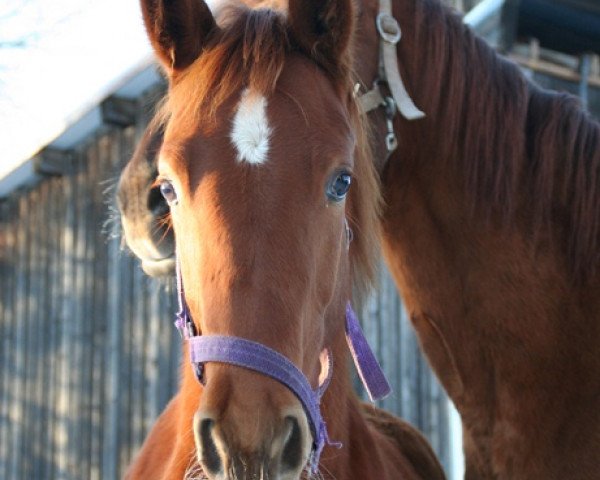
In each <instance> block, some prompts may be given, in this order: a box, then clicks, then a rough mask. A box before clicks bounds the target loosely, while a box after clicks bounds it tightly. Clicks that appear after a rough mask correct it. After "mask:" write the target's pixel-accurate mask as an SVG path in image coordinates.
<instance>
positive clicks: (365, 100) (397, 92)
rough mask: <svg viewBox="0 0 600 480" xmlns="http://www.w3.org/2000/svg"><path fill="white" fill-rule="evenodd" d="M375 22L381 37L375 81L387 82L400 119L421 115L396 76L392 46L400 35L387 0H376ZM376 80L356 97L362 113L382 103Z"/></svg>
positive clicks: (395, 58)
mask: <svg viewBox="0 0 600 480" xmlns="http://www.w3.org/2000/svg"><path fill="white" fill-rule="evenodd" d="M376 25H377V32H378V33H379V36H380V37H381V42H380V56H379V82H386V83H387V84H388V87H389V89H390V91H391V93H392V97H393V99H394V102H395V103H396V107H397V108H398V110H399V112H400V113H401V114H402V116H403V117H404V118H406V119H407V120H416V119H418V118H423V117H424V116H425V113H423V112H422V111H421V110H419V109H418V108H417V106H416V105H415V104H414V102H413V100H412V99H411V98H410V95H409V94H408V92H407V91H406V87H405V86H404V82H403V81H402V77H401V76H400V68H399V67H398V57H397V54H396V45H397V44H398V42H399V41H400V38H401V37H402V31H401V30H400V25H399V24H398V21H397V20H396V19H395V18H394V17H393V15H392V2H391V0H379V14H378V15H377V18H376ZM379 82H377V81H376V82H375V84H374V85H373V88H372V89H371V90H369V91H368V92H366V93H365V94H363V95H361V96H360V97H359V98H358V101H359V104H360V106H361V108H362V111H363V112H365V113H367V112H370V111H371V110H375V109H376V108H379V107H385V106H386V100H385V97H384V96H383V94H382V93H381V90H380V89H379Z"/></svg>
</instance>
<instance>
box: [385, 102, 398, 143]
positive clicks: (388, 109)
mask: <svg viewBox="0 0 600 480" xmlns="http://www.w3.org/2000/svg"><path fill="white" fill-rule="evenodd" d="M395 116H396V102H395V101H394V99H393V98H392V97H385V122H386V125H387V130H388V133H387V135H386V136H385V145H386V147H387V150H388V152H393V151H394V150H396V148H398V138H397V137H396V133H395V132H394V117H395Z"/></svg>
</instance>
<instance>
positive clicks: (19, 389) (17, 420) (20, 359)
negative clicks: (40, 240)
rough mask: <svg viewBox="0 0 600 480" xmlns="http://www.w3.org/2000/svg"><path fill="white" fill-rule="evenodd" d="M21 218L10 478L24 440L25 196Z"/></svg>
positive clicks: (18, 465) (16, 474) (18, 467)
mask: <svg viewBox="0 0 600 480" xmlns="http://www.w3.org/2000/svg"><path fill="white" fill-rule="evenodd" d="M18 212H19V214H18V222H17V224H16V225H15V228H16V232H17V237H16V246H17V251H16V252H15V263H16V266H17V272H16V273H17V275H16V278H15V296H14V299H15V306H16V308H15V319H16V320H17V324H16V331H15V348H16V355H15V359H14V370H13V372H14V381H13V385H12V391H13V392H14V396H13V402H12V406H11V411H10V422H11V426H12V429H11V439H10V446H9V450H10V467H9V469H8V471H9V474H8V478H19V477H20V476H21V455H22V451H21V442H22V436H23V431H22V427H23V424H22V421H23V414H24V404H25V398H24V385H23V381H24V378H25V352H26V332H25V324H26V313H27V310H26V305H25V300H24V299H25V296H26V292H27V290H26V278H25V272H26V270H25V265H24V264H25V261H26V251H25V243H26V232H25V226H24V223H23V222H22V221H21V219H22V218H24V217H25V214H26V212H27V203H26V199H25V197H24V196H21V197H20V198H19V200H18Z"/></svg>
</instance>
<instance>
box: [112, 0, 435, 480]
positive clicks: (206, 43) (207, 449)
mask: <svg viewBox="0 0 600 480" xmlns="http://www.w3.org/2000/svg"><path fill="white" fill-rule="evenodd" d="M346 3H347V2H338V3H335V2H333V3H332V4H331V5H330V6H329V7H327V8H331V9H332V10H331V11H329V12H325V11H324V10H322V6H321V5H320V4H319V2H314V3H310V2H303V1H300V0H298V1H295V2H292V3H290V13H289V15H288V16H287V17H286V16H285V15H283V14H281V13H277V12H275V11H274V10H269V9H256V10H252V9H248V8H246V7H228V8H226V9H223V10H221V12H220V13H219V14H218V15H217V16H216V19H215V17H213V13H212V12H211V11H210V10H209V8H208V7H207V6H206V5H205V4H204V3H203V2H201V1H181V2H170V3H167V2H165V3H163V2H153V1H143V2H142V10H143V14H144V19H145V22H146V28H147V31H148V35H149V37H150V41H151V43H152V45H153V47H154V49H155V52H156V54H157V57H158V59H159V61H160V62H161V63H162V64H163V66H164V68H165V71H166V72H167V75H168V78H169V82H170V84H169V92H168V97H167V99H166V100H165V103H164V105H163V107H162V110H161V112H160V114H159V116H158V117H157V120H156V128H158V129H160V130H161V132H162V139H161V140H162V142H161V145H160V151H159V153H158V157H159V161H158V165H157V167H158V177H157V184H159V185H160V190H161V192H162V195H163V196H164V198H165V200H166V201H167V202H168V204H169V206H170V222H172V227H173V231H174V232H175V238H176V249H177V257H178V261H179V264H180V266H181V271H180V273H178V278H179V279H180V280H183V286H184V287H185V299H183V297H180V300H181V304H182V305H183V306H184V307H183V309H182V320H183V321H184V322H185V321H191V320H190V319H193V321H194V326H193V327H191V330H193V331H195V332H201V336H195V337H194V338H193V339H191V340H190V342H193V340H198V339H200V340H207V339H208V340H215V339H216V341H217V342H220V343H219V348H223V343H224V342H225V341H226V340H227V339H229V340H231V339H235V341H236V342H244V344H243V346H244V347H248V345H250V347H251V348H253V349H255V348H260V349H261V352H263V353H264V352H265V350H268V352H267V353H268V354H269V355H271V357H269V358H268V359H267V360H269V359H272V358H273V357H272V356H273V355H278V356H279V357H278V358H276V359H275V360H274V361H275V362H277V361H278V360H282V361H284V358H283V357H285V358H287V359H288V360H287V361H290V362H291V364H293V365H292V366H291V367H290V368H293V369H296V368H297V369H299V370H300V371H301V372H302V373H301V374H303V375H304V376H305V377H306V379H308V382H309V383H310V385H311V387H309V388H313V389H315V388H316V386H317V385H319V387H321V385H322V384H323V383H325V384H327V382H325V381H324V378H329V376H328V375H327V373H326V372H328V371H329V370H330V368H331V366H330V365H329V364H328V362H327V361H323V355H324V352H330V353H329V356H330V358H332V359H333V361H334V369H333V375H332V377H331V382H330V384H329V387H328V389H327V390H326V391H325V392H324V394H323V397H322V399H321V405H320V408H321V411H322V416H323V418H324V419H325V422H326V425H327V427H326V429H325V430H324V431H321V430H320V428H319V424H317V422H315V421H314V418H313V417H311V416H310V415H309V409H308V408H307V405H306V404H305V403H301V402H300V401H299V399H301V396H300V395H298V397H297V396H295V395H294V394H295V393H297V391H296V390H293V389H291V387H290V390H288V388H286V385H289V383H285V385H282V384H280V383H278V382H277V381H275V380H274V379H273V378H271V377H270V376H268V375H263V374H261V373H257V372H256V371H254V370H251V369H249V368H242V367H240V366H237V365H240V364H239V363H236V362H235V361H234V362H230V363H223V362H222V361H221V360H217V361H214V359H211V360H213V361H208V362H206V363H205V364H203V367H202V368H203V371H202V374H201V375H200V374H198V376H199V377H201V379H202V380H203V382H202V385H201V384H200V383H199V382H198V380H197V378H196V376H197V375H196V374H195V373H197V371H196V372H194V370H192V367H191V366H190V365H189V364H187V362H184V363H185V364H184V366H183V377H182V381H181V386H180V390H179V393H178V394H177V395H176V397H175V399H174V400H173V401H172V402H171V403H170V404H169V406H168V407H167V409H166V410H165V412H164V413H163V414H162V415H161V416H160V418H159V420H158V422H157V424H156V426H155V427H154V429H153V430H152V432H151V433H150V436H149V437H148V439H147V440H146V442H145V444H144V446H143V448H142V451H141V452H140V454H139V456H138V457H137V459H136V460H135V462H134V464H133V465H132V466H131V468H130V470H129V473H128V478H135V479H137V478H140V479H148V478H152V479H167V478H169V479H170V478H173V479H181V478H184V477H185V478H196V477H198V476H200V477H202V478H205V477H206V478H211V479H231V480H234V479H240V480H241V479H247V480H251V479H259V478H260V479H272V480H277V479H280V480H285V479H290V480H291V479H298V478H301V477H302V478H307V476H312V474H313V473H316V472H315V471H314V470H313V469H314V467H315V466H317V471H318V472H319V478H331V479H349V478H372V479H375V478H377V479H382V480H396V479H400V478H402V479H443V478H444V473H443V470H442V469H441V466H440V464H439V462H438V461H437V459H436V458H435V455H434V454H433V451H432V450H431V448H430V447H429V445H428V444H427V442H426V441H425V439H424V438H423V437H422V436H421V435H420V434H419V433H418V432H416V431H415V430H414V429H412V428H411V427H409V426H408V425H407V424H405V423H404V422H401V421H400V420H398V419H395V418H393V417H391V416H390V415H389V414H386V413H385V412H382V411H379V410H377V409H375V408H373V407H367V406H363V405H362V404H361V402H360V401H359V399H358V397H357V396H356V394H355V393H354V391H353V384H352V380H351V376H350V375H349V372H348V366H347V361H346V358H347V348H348V347H347V346H346V335H345V330H344V319H345V318H346V315H347V302H348V301H349V299H350V298H351V296H352V291H353V286H358V284H359V282H355V281H353V280H354V278H355V277H356V278H357V279H360V280H361V281H362V282H363V283H364V280H365V279H367V280H368V278H369V277H370V276H371V275H372V272H373V265H374V263H375V262H376V259H377V256H376V254H377V250H376V248H375V247H376V246H377V236H376V232H377V231H378V227H377V224H378V208H379V202H380V197H379V193H378V192H379V189H378V184H377V181H376V176H375V171H374V168H373V164H372V161H371V157H370V155H369V154H368V148H367V142H366V141H365V140H364V139H363V138H362V136H363V135H364V132H363V131H362V126H361V121H362V120H361V118H360V114H359V112H358V109H357V105H356V102H355V99H354V97H353V89H352V81H351V80H352V74H351V69H350V65H351V63H350V57H349V53H350V39H351V33H352V31H353V14H352V11H351V10H350V8H349V4H346ZM336 12H337V15H335V18H331V23H330V25H329V26H328V27H327V28H328V32H329V33H326V34H324V32H322V30H321V28H322V26H321V25H320V23H319V22H317V20H316V19H317V18H319V17H321V16H322V15H323V14H325V13H327V15H330V14H335V13H336ZM217 21H218V24H217ZM148 148H151V149H152V148H156V145H154V146H152V145H149V146H148ZM135 170H136V167H135V163H134V164H132V166H130V167H129V168H128V170H126V171H125V172H124V174H123V175H124V178H123V179H122V181H121V185H120V192H119V196H120V198H121V204H122V207H123V210H126V208H127V207H126V206H125V204H126V203H127V202H126V200H125V198H126V197H127V195H128V194H127V192H128V191H129V188H130V187H131V185H132V183H131V182H128V181H127V176H128V175H131V174H132V172H134V171H135ZM134 175H135V173H134ZM351 183H352V189H351V191H349V189H350V185H351ZM350 225H351V226H350ZM126 228H127V227H126ZM351 228H353V229H354V232H355V234H353V233H351ZM128 232H129V235H131V230H128ZM180 291H182V290H181V289H180ZM183 312H185V314H183ZM349 335H350V334H349ZM249 341H250V342H254V343H250V342H249ZM257 344H260V345H258V346H257ZM196 345H197V343H193V345H192V344H191V343H189V344H188V343H186V345H185V355H186V356H188V355H189V353H190V350H191V351H195V347H194V346H196ZM228 345H229V344H228ZM250 347H248V348H250ZM253 351H254V350H253ZM238 353H239V352H238ZM244 353H247V352H242V354H244ZM281 355H283V357H281ZM269 361H270V360H269ZM231 363H233V364H231ZM242 365H243V364H242ZM261 371H263V370H261ZM267 373H269V372H267ZM303 378H304V377H303ZM323 428H325V427H323ZM327 432H328V433H327ZM328 439H331V440H330V441H331V442H335V445H334V446H335V447H337V448H334V446H331V445H332V443H328V444H327V445H325V450H324V452H323V454H322V456H321V461H320V463H318V458H319V454H320V448H319V444H318V442H319V441H325V440H327V442H329V440H328ZM338 442H339V444H338ZM315 444H317V446H316V447H315ZM194 446H195V448H194ZM338 448H339V449H338ZM309 459H310V461H311V462H314V463H315V464H316V465H313V464H311V463H310V462H309ZM307 464H308V465H307Z"/></svg>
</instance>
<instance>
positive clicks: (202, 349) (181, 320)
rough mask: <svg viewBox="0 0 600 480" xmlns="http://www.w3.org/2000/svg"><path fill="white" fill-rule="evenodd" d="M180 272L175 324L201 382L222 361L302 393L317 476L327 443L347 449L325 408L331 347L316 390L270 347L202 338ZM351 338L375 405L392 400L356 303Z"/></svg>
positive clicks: (349, 315)
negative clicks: (334, 435)
mask: <svg viewBox="0 0 600 480" xmlns="http://www.w3.org/2000/svg"><path fill="white" fill-rule="evenodd" d="M176 271H177V300H178V302H179V311H178V312H177V315H176V320H175V326H176V327H177V329H178V330H179V331H180V333H181V335H182V336H183V338H185V339H187V341H188V342H189V347H190V360H191V362H192V365H193V367H194V370H195V373H196V377H197V378H198V380H199V381H200V383H202V384H203V385H204V383H205V378H204V364H205V363H206V362H220V363H228V364H231V365H236V366H239V367H244V368H248V369H250V370H254V371H256V372H259V373H262V374H263V375H266V376H268V377H271V378H273V379H275V380H277V381H278V382H280V383H281V384H283V385H285V386H286V387H287V388H288V389H290V390H291V391H292V392H293V393H294V394H295V395H296V397H297V398H298V400H299V401H300V403H301V404H302V407H303V408H304V411H305V413H306V416H307V418H308V423H309V426H310V430H311V434H312V436H313V445H312V453H311V457H310V461H309V466H310V470H311V473H315V472H316V470H317V468H318V465H319V459H320V456H321V452H322V451H323V448H324V447H325V444H328V445H332V446H335V447H337V448H341V446H342V444H341V443H339V442H332V441H331V440H330V439H329V436H328V434H327V427H326V425H325V422H324V421H323V417H322V416H321V409H320V403H321V397H322V396H323V394H324V393H325V390H326V389H327V387H328V386H329V381H330V380H331V375H332V371H333V361H332V358H331V353H330V351H329V350H328V349H327V348H326V349H324V350H323V353H322V354H321V358H320V360H321V376H320V377H321V378H322V380H321V382H320V384H319V386H318V387H317V388H316V389H314V390H313V388H312V387H311V385H310V382H309V381H308V379H307V378H306V376H305V375H304V374H303V373H302V371H301V370H300V369H299V368H298V367H296V365H294V364H293V363H292V362H291V361H290V360H289V359H288V358H287V357H285V356H284V355H282V354H281V353H279V352H277V351H275V350H273V349H272V348H269V347H267V346H266V345H263V344H261V343H257V342H253V341H251V340H247V339H245V338H240V337H234V336H223V335H198V334H197V332H196V327H195V326H194V323H193V321H192V318H191V315H190V312H189V310H188V307H187V304H186V301H185V295H184V291H183V281H182V278H181V269H180V267H179V262H178V261H177V262H176ZM346 340H347V342H348V346H349V348H350V352H351V354H352V358H353V359H354V364H355V365H356V368H357V370H358V373H359V376H360V378H361V380H362V382H363V385H364V386H365V388H366V390H367V392H368V394H369V398H370V399H371V401H375V400H379V399H381V398H384V397H385V396H387V395H388V394H389V393H390V391H391V388H390V385H389V383H388V381H387V379H386V378H385V374H384V373H383V371H382V370H381V367H380V365H379V363H378V362H377V359H376V358H375V355H374V354H373V351H372V350H371V348H370V347H369V344H368V343H367V339H366V338H365V336H364V333H363V331H362V329H361V328H360V324H359V322H358V319H357V316H356V313H355V312H354V310H353V309H352V307H351V305H350V302H348V304H347V306H346Z"/></svg>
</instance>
